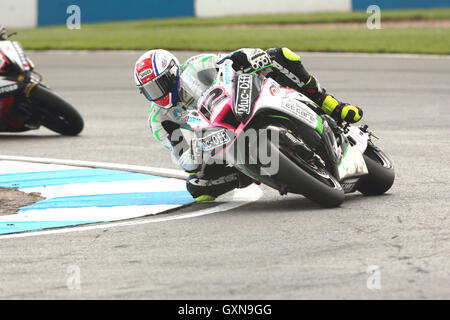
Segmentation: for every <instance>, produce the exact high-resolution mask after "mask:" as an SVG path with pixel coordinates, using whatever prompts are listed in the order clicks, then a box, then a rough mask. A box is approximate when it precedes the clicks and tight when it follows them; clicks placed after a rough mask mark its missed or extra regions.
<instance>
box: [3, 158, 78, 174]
mask: <svg viewBox="0 0 450 320" xmlns="http://www.w3.org/2000/svg"><path fill="white" fill-rule="evenodd" d="M69 169H81V168H80V167H75V166H67V165H59V164H44V163H33V162H26V161H9V160H0V174H13V173H26V172H39V171H60V170H69Z"/></svg>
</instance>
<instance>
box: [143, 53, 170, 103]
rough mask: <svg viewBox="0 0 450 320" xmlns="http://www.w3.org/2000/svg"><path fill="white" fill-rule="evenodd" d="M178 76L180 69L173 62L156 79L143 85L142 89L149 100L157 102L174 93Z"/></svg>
mask: <svg viewBox="0 0 450 320" xmlns="http://www.w3.org/2000/svg"><path fill="white" fill-rule="evenodd" d="M177 76H178V68H177V66H176V64H175V61H174V60H172V61H170V64H169V66H168V67H167V69H166V70H164V71H163V72H162V73H161V74H159V75H158V76H157V77H156V78H155V79H153V80H150V81H149V82H147V83H146V84H144V85H141V88H142V90H143V91H144V94H145V95H146V97H147V99H149V100H150V101H156V100H159V99H161V98H163V97H165V96H166V95H167V94H169V93H170V92H172V90H173V87H174V86H175V83H176V81H177Z"/></svg>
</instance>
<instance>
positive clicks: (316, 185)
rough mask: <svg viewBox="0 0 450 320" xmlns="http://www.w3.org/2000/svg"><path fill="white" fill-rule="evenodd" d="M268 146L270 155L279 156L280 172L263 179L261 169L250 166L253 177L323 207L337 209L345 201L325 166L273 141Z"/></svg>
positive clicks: (339, 187) (338, 184) (339, 186)
mask: <svg viewBox="0 0 450 320" xmlns="http://www.w3.org/2000/svg"><path fill="white" fill-rule="evenodd" d="M267 143H268V150H270V151H269V152H270V155H279V159H278V160H279V163H278V170H277V172H276V173H274V174H272V175H260V170H261V167H260V166H258V165H248V166H246V169H247V170H251V171H252V173H253V174H251V176H253V177H256V176H259V177H258V178H257V180H259V181H261V182H262V183H264V184H266V185H268V186H270V187H272V188H276V189H277V188H278V189H280V187H281V188H282V189H284V188H285V191H286V192H291V193H295V194H301V195H303V196H305V197H306V198H308V199H310V200H312V201H314V202H316V203H318V204H320V205H321V206H324V207H337V206H339V205H340V204H341V203H342V202H343V201H344V198H345V195H344V190H343V189H342V186H341V185H340V183H339V182H338V181H337V179H336V178H334V177H333V175H331V174H330V173H329V172H328V171H327V170H326V169H325V168H324V166H322V165H321V164H319V163H317V164H313V163H309V162H307V161H305V160H303V159H302V158H301V157H299V156H296V155H295V153H293V152H292V151H291V150H289V149H286V150H284V148H283V146H281V145H276V144H274V143H273V142H272V141H270V140H267ZM262 171H263V172H264V169H262ZM244 173H246V174H248V173H249V172H244Z"/></svg>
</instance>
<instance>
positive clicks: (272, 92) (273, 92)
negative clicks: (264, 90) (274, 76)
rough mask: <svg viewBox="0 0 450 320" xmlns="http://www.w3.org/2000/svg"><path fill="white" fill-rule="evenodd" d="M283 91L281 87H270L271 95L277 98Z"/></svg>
mask: <svg viewBox="0 0 450 320" xmlns="http://www.w3.org/2000/svg"><path fill="white" fill-rule="evenodd" d="M280 91H281V87H279V86H270V94H271V95H273V96H275V95H276V94H278V93H279V92H280Z"/></svg>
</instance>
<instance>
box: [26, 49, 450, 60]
mask: <svg viewBox="0 0 450 320" xmlns="http://www.w3.org/2000/svg"><path fill="white" fill-rule="evenodd" d="M27 52H28V53H34V54H62V55H64V54H68V55H73V54H122V55H123V54H131V55H138V56H139V55H140V54H142V51H140V50H44V51H41V50H28V51H27ZM172 52H174V53H175V54H177V53H183V54H191V55H195V54H197V53H199V52H200V51H185V50H172ZM297 52H298V53H300V54H301V55H317V56H328V57H329V56H335V57H362V58H364V57H367V58H373V57H379V58H398V59H404V58H412V59H450V55H443V54H418V53H377V52H343V51H342V52H341V51H337V52H326V51H297ZM222 53H225V54H228V52H222Z"/></svg>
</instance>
